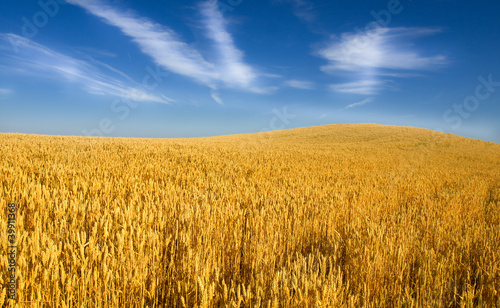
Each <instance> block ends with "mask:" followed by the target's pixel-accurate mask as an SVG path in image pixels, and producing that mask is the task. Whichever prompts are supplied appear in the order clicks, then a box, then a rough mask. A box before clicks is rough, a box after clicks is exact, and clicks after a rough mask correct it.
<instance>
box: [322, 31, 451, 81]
mask: <svg viewBox="0 0 500 308" xmlns="http://www.w3.org/2000/svg"><path fill="white" fill-rule="evenodd" d="M439 32H441V29H439V28H405V27H399V28H381V27H378V28H375V29H374V30H373V31H371V32H361V33H343V34H342V35H341V37H340V39H337V38H334V39H333V40H332V41H331V42H329V43H328V45H327V46H326V47H325V48H322V49H320V50H318V52H317V54H318V55H319V56H321V57H323V58H324V59H326V60H328V62H329V63H328V65H325V66H322V67H321V69H322V70H323V71H325V72H335V71H338V70H342V71H354V72H359V71H361V72H362V71H366V70H367V69H373V70H377V71H375V72H374V73H375V74H377V73H384V72H386V71H387V70H389V71H391V70H392V71H397V70H429V69H435V68H436V66H444V65H446V64H447V63H448V61H447V58H446V56H444V55H434V56H423V55H421V54H419V52H418V51H416V50H413V49H412V48H410V47H408V44H406V42H408V41H409V40H412V39H415V38H417V37H422V36H429V35H434V34H437V33H439ZM410 46H411V45H410Z"/></svg>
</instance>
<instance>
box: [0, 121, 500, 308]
mask: <svg viewBox="0 0 500 308" xmlns="http://www.w3.org/2000/svg"><path fill="white" fill-rule="evenodd" d="M0 174H1V179H0V180H1V186H0V205H1V206H2V208H4V209H7V206H8V204H9V203H11V202H14V203H16V205H17V221H16V232H17V233H16V236H17V247H18V248H17V249H18V255H17V287H16V292H17V295H16V299H15V300H11V299H7V287H8V279H7V277H8V275H9V274H8V257H7V255H6V253H4V252H6V251H7V245H8V243H7V211H6V210H2V211H0V221H1V222H2V227H1V228H0V238H1V242H0V249H1V251H2V254H1V255H0V257H1V260H0V261H1V262H0V307H11V306H12V307H495V306H497V307H498V306H500V145H499V144H495V143H489V142H484V141H479V140H473V139H467V138H463V137H458V136H454V135H450V134H443V133H437V132H432V131H430V130H425V129H417V128H409V127H396V126H382V125H373V124H356V125H326V126H319V127H309V128H300V129H290V130H283V131H275V132H269V133H259V134H246V135H232V136H221V137H210V138H194V139H127V138H90V137H60V136H39V135H24V134H5V133H4V134H0Z"/></svg>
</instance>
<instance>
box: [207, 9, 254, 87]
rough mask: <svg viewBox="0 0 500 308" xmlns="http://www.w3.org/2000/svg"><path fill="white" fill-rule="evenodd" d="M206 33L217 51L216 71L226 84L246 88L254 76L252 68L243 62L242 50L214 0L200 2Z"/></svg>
mask: <svg viewBox="0 0 500 308" xmlns="http://www.w3.org/2000/svg"><path fill="white" fill-rule="evenodd" d="M200 11H201V14H202V16H203V17H204V24H205V27H206V30H207V31H206V35H207V37H208V38H210V39H211V40H212V41H213V44H214V47H215V49H216V51H217V53H218V59H217V65H216V71H217V75H218V76H219V79H221V80H222V81H223V82H224V83H226V84H227V85H231V86H235V87H242V88H246V87H248V86H250V85H251V83H252V81H253V80H254V79H255V78H256V74H255V72H254V70H253V69H252V68H251V67H250V66H249V65H247V64H246V63H244V62H243V52H242V51H240V50H239V49H237V48H236V46H235V44H234V40H233V38H232V37H231V34H229V32H228V31H227V24H226V21H225V20H224V17H223V15H222V13H221V12H220V11H219V10H218V4H217V1H215V0H210V1H207V2H203V3H202V4H200Z"/></svg>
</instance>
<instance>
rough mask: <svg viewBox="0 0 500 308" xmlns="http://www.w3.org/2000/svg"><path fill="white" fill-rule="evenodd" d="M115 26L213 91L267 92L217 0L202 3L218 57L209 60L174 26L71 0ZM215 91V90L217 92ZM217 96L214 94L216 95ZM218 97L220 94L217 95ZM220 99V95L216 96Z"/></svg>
mask: <svg viewBox="0 0 500 308" xmlns="http://www.w3.org/2000/svg"><path fill="white" fill-rule="evenodd" d="M67 2H68V3H71V4H73V5H76V6H79V7H81V8H83V9H85V10H86V11H87V12H89V13H90V14H92V15H95V16H97V17H99V18H101V19H102V20H103V21H104V22H105V23H107V24H109V25H112V26H115V27H117V28H119V29H120V30H121V32H122V33H123V34H124V35H126V36H128V37H130V38H131V39H132V41H133V42H134V43H136V44H137V45H138V47H139V49H140V50H141V51H142V53H144V54H146V55H148V56H150V57H151V58H152V59H153V61H154V62H155V63H156V64H157V65H160V66H161V67H163V68H164V69H166V70H168V71H170V72H173V73H176V74H179V75H183V76H185V77H187V78H191V79H193V80H195V81H197V82H199V83H202V84H205V85H207V86H208V87H210V88H211V89H212V90H213V91H214V90H216V89H218V88H219V86H220V85H221V84H222V85H224V86H226V87H229V88H237V89H242V90H247V91H251V92H255V93H263V92H266V90H265V89H261V88H259V87H258V86H256V85H255V83H254V81H255V79H256V78H257V77H258V74H257V73H256V71H255V70H254V69H253V68H252V67H251V66H250V65H248V64H246V63H245V62H244V61H243V56H244V54H243V52H242V51H241V50H239V49H238V48H237V47H236V46H235V43H234V40H233V38H232V36H231V34H230V33H229V32H228V31H227V23H226V21H225V20H224V17H223V15H222V13H221V12H220V11H219V9H218V6H217V2H216V1H215V0H208V1H206V2H203V3H201V4H200V5H199V7H198V8H199V10H200V13H201V16H202V22H203V24H204V29H205V31H206V36H207V37H208V38H209V39H210V40H211V41H212V42H213V46H214V49H215V50H216V52H217V55H218V56H217V59H216V60H215V61H214V62H211V61H209V60H208V59H207V58H205V57H204V55H203V54H202V53H201V52H200V51H198V50H197V49H195V48H193V47H191V46H190V45H189V44H188V43H186V42H185V41H183V40H182V38H181V36H180V35H179V34H177V33H176V32H175V31H174V30H173V29H171V28H169V27H167V26H165V25H161V24H158V23H155V22H153V21H151V20H149V19H147V18H143V17H140V16H137V15H136V14H135V13H134V12H132V11H130V10H128V11H124V10H121V9H119V8H116V7H113V6H111V5H109V4H107V3H106V2H105V1H101V0H67ZM213 93H215V92H213ZM212 97H214V95H212ZM215 97H218V96H217V95H215ZM214 100H215V101H217V102H218V103H220V102H221V101H220V99H215V98H214Z"/></svg>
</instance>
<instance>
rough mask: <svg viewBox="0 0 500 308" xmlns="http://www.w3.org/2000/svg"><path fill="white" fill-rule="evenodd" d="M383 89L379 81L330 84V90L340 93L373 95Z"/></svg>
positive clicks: (381, 82)
mask: <svg viewBox="0 0 500 308" xmlns="http://www.w3.org/2000/svg"><path fill="white" fill-rule="evenodd" d="M384 87H385V82H384V81H381V80H361V81H354V82H347V83H338V84H331V85H330V86H329V88H330V90H332V91H335V92H340V93H353V94H364V95H373V94H376V93H377V92H378V91H380V90H381V89H383V88H384Z"/></svg>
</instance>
